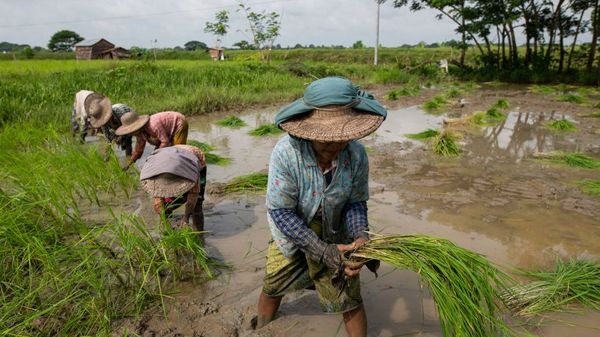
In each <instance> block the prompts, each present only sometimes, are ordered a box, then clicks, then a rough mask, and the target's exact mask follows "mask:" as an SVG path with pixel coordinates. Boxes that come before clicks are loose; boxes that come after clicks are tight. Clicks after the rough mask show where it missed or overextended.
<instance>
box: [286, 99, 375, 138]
mask: <svg viewBox="0 0 600 337" xmlns="http://www.w3.org/2000/svg"><path fill="white" fill-rule="evenodd" d="M384 119H385V118H384V117H383V116H381V115H376V114H373V113H367V112H359V111H356V110H354V109H352V108H348V107H339V109H335V108H333V109H332V108H319V109H314V110H313V111H312V112H309V113H306V114H304V115H300V116H298V117H295V118H292V119H290V120H288V121H285V122H283V123H281V124H280V125H279V126H280V127H281V128H282V129H283V130H285V131H286V132H287V133H289V134H290V135H292V136H295V137H298V138H302V139H308V140H315V141H319V142H344V141H350V140H354V139H360V138H363V137H365V136H367V135H369V134H370V133H372V132H373V131H375V130H377V128H378V127H379V126H380V125H381V123H383V120H384Z"/></svg>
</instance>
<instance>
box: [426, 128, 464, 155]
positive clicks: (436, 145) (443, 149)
mask: <svg viewBox="0 0 600 337" xmlns="http://www.w3.org/2000/svg"><path fill="white" fill-rule="evenodd" d="M431 148H432V150H433V152H435V153H436V154H438V155H440V156H444V157H455V156H458V155H459V154H460V152H461V150H460V146H459V145H458V144H457V143H456V136H455V135H454V134H453V133H451V132H449V131H442V132H441V133H440V134H438V135H437V136H435V137H434V138H433V141H432V143H431Z"/></svg>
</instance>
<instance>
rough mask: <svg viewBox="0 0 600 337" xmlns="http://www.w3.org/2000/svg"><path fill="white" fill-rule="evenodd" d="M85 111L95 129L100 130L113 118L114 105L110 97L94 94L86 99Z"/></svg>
mask: <svg viewBox="0 0 600 337" xmlns="http://www.w3.org/2000/svg"><path fill="white" fill-rule="evenodd" d="M83 106H84V109H85V111H86V112H87V114H88V116H89V117H90V124H91V125H92V127H93V128H99V127H101V126H102V125H104V124H106V123H107V122H108V121H109V120H110V117H111V116H112V104H111V103H110V100H109V99H108V97H106V96H104V95H101V94H98V93H92V94H90V95H88V96H87V97H86V98H85V102H84V103H83Z"/></svg>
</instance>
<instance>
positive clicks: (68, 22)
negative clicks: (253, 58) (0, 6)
mask: <svg viewBox="0 0 600 337" xmlns="http://www.w3.org/2000/svg"><path fill="white" fill-rule="evenodd" d="M290 1H297V0H270V1H261V2H255V3H253V4H251V5H252V6H255V5H265V4H270V3H278V2H290ZM237 6H238V5H237V4H235V5H228V6H215V7H205V8H196V9H186V10H178V11H169V12H160V13H148V14H138V15H123V16H109V17H104V18H98V19H85V20H70V21H56V22H45V23H22V24H16V25H0V28H19V27H35V26H50V25H64V24H77V23H89V22H94V21H107V20H123V19H136V18H146V17H152V16H163V15H173V14H182V13H189V12H198V11H206V10H215V9H224V8H231V7H237Z"/></svg>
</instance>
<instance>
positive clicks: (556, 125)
mask: <svg viewBox="0 0 600 337" xmlns="http://www.w3.org/2000/svg"><path fill="white" fill-rule="evenodd" d="M548 127H549V128H551V129H554V130H558V131H575V130H577V127H575V124H573V123H572V122H569V121H568V120H566V119H559V120H556V121H553V122H550V123H548Z"/></svg>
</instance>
